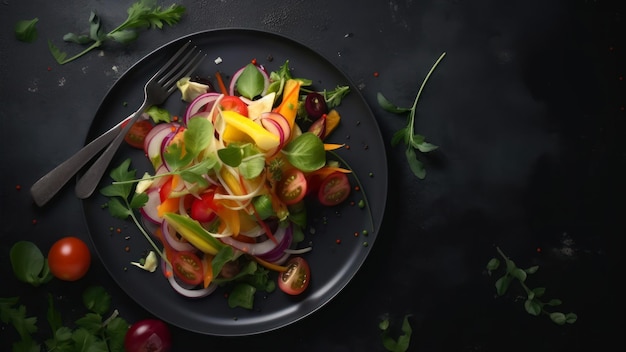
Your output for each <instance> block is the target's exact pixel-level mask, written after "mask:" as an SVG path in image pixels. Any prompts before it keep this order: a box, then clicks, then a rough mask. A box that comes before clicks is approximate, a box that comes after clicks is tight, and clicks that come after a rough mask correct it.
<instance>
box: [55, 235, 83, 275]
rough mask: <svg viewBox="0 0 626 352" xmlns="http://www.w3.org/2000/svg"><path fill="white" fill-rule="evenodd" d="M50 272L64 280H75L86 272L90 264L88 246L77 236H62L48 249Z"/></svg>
mask: <svg viewBox="0 0 626 352" xmlns="http://www.w3.org/2000/svg"><path fill="white" fill-rule="evenodd" d="M48 265H49V266H50V272H51V273H52V275H54V276H55V277H56V278H58V279H61V280H64V281H76V280H78V279H80V278H82V277H83V276H85V274H86V273H87V271H88V270H89V267H90V266H91V252H89V247H87V244H85V242H83V240H81V239H80V238H78V237H71V236H69V237H63V238H61V239H60V240H58V241H56V242H55V243H54V244H53V245H52V247H50V251H48Z"/></svg>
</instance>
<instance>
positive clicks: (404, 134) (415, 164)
mask: <svg viewBox="0 0 626 352" xmlns="http://www.w3.org/2000/svg"><path fill="white" fill-rule="evenodd" d="M445 55H446V53H445V52H444V53H443V54H441V56H439V59H437V61H435V63H434V64H433V66H432V67H431V69H430V71H428V74H427V75H426V77H425V78H424V80H423V81H422V85H421V86H420V88H419V91H418V92H417V96H416V97H415V100H414V102H413V105H412V106H411V107H410V108H402V107H398V106H396V105H394V104H393V103H391V102H390V101H389V100H388V99H387V98H385V96H384V95H383V94H382V93H380V92H379V93H378V94H377V101H378V105H380V107H381V108H383V109H384V110H386V111H388V112H392V113H395V114H403V113H407V112H408V113H409V116H408V118H407V126H406V127H404V128H402V129H400V130H398V131H397V132H396V133H395V134H394V135H393V137H392V139H391V145H392V146H395V145H397V144H399V143H400V142H403V143H404V144H405V145H406V148H407V149H406V152H405V157H406V160H407V162H408V164H409V168H410V169H411V171H412V172H413V174H414V175H415V176H417V178H419V179H424V178H425V177H426V169H425V168H424V164H423V163H422V162H421V161H420V160H418V158H417V153H416V150H417V151H419V152H421V153H428V152H431V151H433V150H435V149H437V148H438V147H437V146H436V145H434V144H431V143H428V142H426V138H425V137H424V136H422V135H419V134H415V133H414V130H415V115H416V110H417V102H418V101H419V98H420V96H421V95H422V91H423V90H424V87H425V86H426V82H428V79H429V78H430V76H431V75H432V73H433V72H434V71H435V69H436V68H437V65H439V63H440V62H441V60H443V58H444V57H445Z"/></svg>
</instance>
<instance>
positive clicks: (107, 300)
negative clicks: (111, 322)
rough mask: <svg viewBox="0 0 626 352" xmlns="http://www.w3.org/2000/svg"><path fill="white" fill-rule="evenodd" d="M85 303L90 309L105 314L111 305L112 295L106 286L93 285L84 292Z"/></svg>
mask: <svg viewBox="0 0 626 352" xmlns="http://www.w3.org/2000/svg"><path fill="white" fill-rule="evenodd" d="M83 304H84V305H85V307H86V308H87V309H89V310H90V311H92V312H94V313H98V314H100V315H103V314H105V313H106V312H108V311H109V309H110V307H111V295H109V294H108V293H107V292H106V290H105V289H104V287H101V286H91V287H88V288H87V289H86V290H85V292H83Z"/></svg>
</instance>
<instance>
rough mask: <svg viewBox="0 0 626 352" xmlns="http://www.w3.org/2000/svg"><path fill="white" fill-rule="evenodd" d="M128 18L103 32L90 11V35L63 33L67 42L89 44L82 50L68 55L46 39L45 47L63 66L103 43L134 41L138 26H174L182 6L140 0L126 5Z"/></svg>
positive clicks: (141, 27)
mask: <svg viewBox="0 0 626 352" xmlns="http://www.w3.org/2000/svg"><path fill="white" fill-rule="evenodd" d="M127 12H128V17H127V18H126V20H125V21H124V22H123V23H122V24H121V25H119V26H118V27H117V28H115V29H113V30H112V31H110V32H108V33H106V32H105V31H104V29H103V28H102V22H101V20H100V18H99V17H98V15H96V13H95V12H91V15H90V16H89V34H80V35H79V34H75V33H67V34H66V35H64V36H63V40H64V41H66V42H71V43H76V44H81V45H89V46H88V47H87V48H86V49H85V50H83V51H82V52H80V53H78V54H76V55H74V56H72V57H69V58H68V57H67V53H65V52H62V51H61V50H60V49H59V48H58V47H56V46H55V45H54V44H52V42H51V41H48V48H49V49H50V53H52V56H53V57H54V59H55V60H56V61H57V62H58V63H59V64H60V65H64V64H66V63H68V62H71V61H74V60H76V59H78V58H79V57H81V56H83V55H85V54H87V53H88V52H90V51H92V50H94V49H96V48H98V47H100V46H102V44H104V43H105V42H108V41H114V42H118V43H122V44H128V43H131V42H133V41H135V40H136V39H137V38H138V37H139V32H138V30H139V29H144V28H148V29H149V28H158V29H161V28H163V25H164V24H168V25H170V26H171V25H174V24H176V23H178V22H179V21H180V18H181V17H182V15H183V13H184V12H185V8H184V7H183V6H180V5H176V4H173V5H171V6H170V7H168V8H165V9H162V8H161V6H157V5H156V1H155V0H139V1H137V2H136V3H134V4H132V5H131V6H130V7H129V8H128V11H127Z"/></svg>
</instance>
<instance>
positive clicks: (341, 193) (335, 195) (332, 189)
mask: <svg viewBox="0 0 626 352" xmlns="http://www.w3.org/2000/svg"><path fill="white" fill-rule="evenodd" d="M349 195H350V181H349V180H348V176H346V174H344V173H343V172H339V171H336V172H333V173H332V174H330V175H328V176H327V177H326V178H325V179H324V181H322V184H321V185H320V189H319V191H318V193H317V198H318V199H319V201H320V203H322V204H324V205H327V206H333V205H337V204H339V203H341V202H343V201H344V200H346V198H348V196H349Z"/></svg>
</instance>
